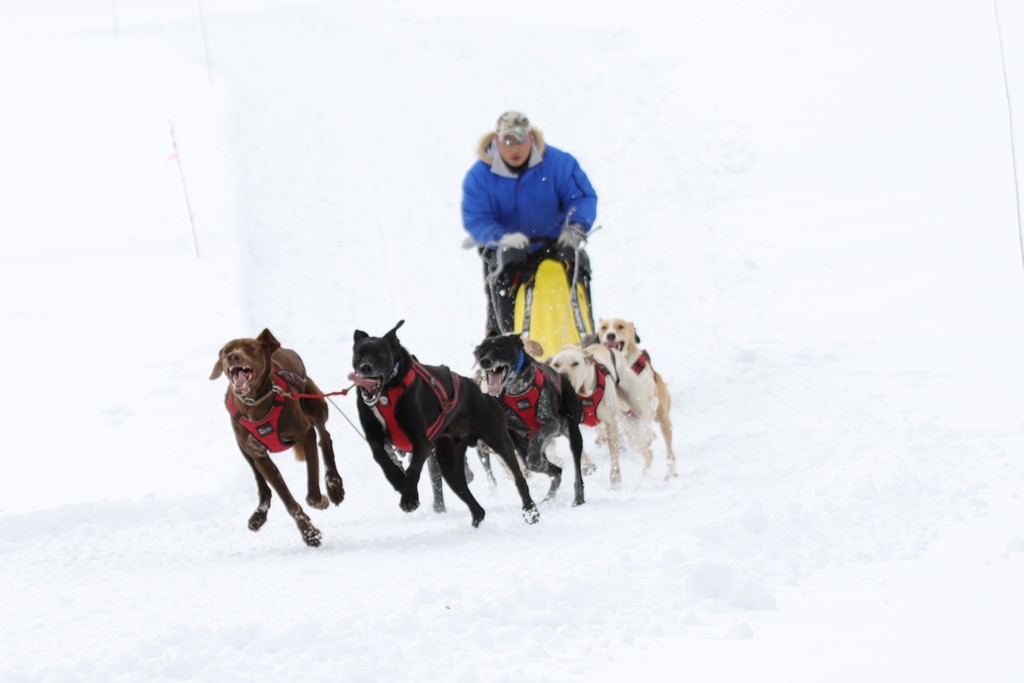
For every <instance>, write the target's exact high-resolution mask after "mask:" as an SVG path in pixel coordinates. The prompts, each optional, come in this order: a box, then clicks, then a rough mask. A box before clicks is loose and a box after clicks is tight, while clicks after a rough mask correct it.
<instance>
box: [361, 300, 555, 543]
mask: <svg viewBox="0 0 1024 683" xmlns="http://www.w3.org/2000/svg"><path fill="white" fill-rule="evenodd" d="M404 322H405V321H404V320H402V321H399V323H398V324H397V325H395V326H394V327H393V328H392V329H391V330H389V331H388V332H387V334H385V335H384V336H383V337H371V336H370V335H368V334H367V333H366V332H363V331H362V330H356V332H355V338H354V344H353V347H352V366H353V369H354V370H355V372H353V373H352V374H350V375H349V379H350V380H351V381H353V382H355V383H356V384H357V385H358V386H359V394H360V399H361V400H360V401H358V404H357V405H358V406H359V421H360V422H361V423H362V425H363V431H364V432H365V434H366V441H367V443H369V444H370V450H371V451H372V452H373V459H374V460H376V461H377V464H378V465H380V468H381V469H382V470H383V471H384V476H385V477H387V480H388V482H389V483H390V484H391V485H392V486H393V487H394V488H395V490H396V491H398V492H399V493H401V494H402V498H401V501H400V503H399V506H400V507H401V508H402V509H403V510H405V511H406V512H412V511H413V510H415V509H416V508H417V507H419V504H420V499H419V490H418V485H419V480H420V473H421V472H422V470H423V465H424V463H425V462H426V461H427V458H428V457H429V456H430V455H431V454H432V453H433V454H434V455H436V456H437V461H438V464H439V465H440V467H441V476H443V477H444V480H445V481H446V482H447V483H448V485H449V486H450V487H451V489H452V490H453V491H454V492H455V495H457V496H458V497H459V498H461V499H462V501H463V502H464V503H466V505H467V506H468V507H469V510H470V514H471V515H472V517H473V526H478V525H479V524H480V522H481V521H483V518H484V509H483V508H482V507H480V504H479V503H477V501H476V499H475V498H474V497H473V494H472V493H471V492H470V490H469V485H468V484H467V483H466V471H465V469H464V468H465V458H466V449H467V448H468V447H469V446H473V445H476V443H477V442H478V441H483V442H484V443H485V444H487V446H489V447H490V448H491V449H492V450H493V451H494V452H496V453H497V454H498V455H500V456H501V458H502V459H503V460H504V461H505V464H507V465H508V467H509V469H510V470H511V471H512V476H513V478H514V479H515V483H516V489H518V491H519V497H520V498H521V499H522V502H523V518H524V519H525V520H526V521H527V522H528V523H531V524H532V523H533V522H536V521H537V519H538V518H539V513H538V511H537V505H536V504H535V503H534V502H533V499H532V498H531V497H530V489H529V486H528V485H527V484H526V479H524V478H523V473H522V471H521V470H520V469H519V463H518V462H517V461H516V456H515V449H514V446H513V444H512V441H511V439H510V437H509V432H508V425H507V423H506V420H505V414H504V412H503V411H502V408H501V404H499V403H498V401H496V400H494V399H493V398H492V397H490V396H487V395H486V394H484V393H483V392H482V391H480V387H479V386H477V384H476V383H475V382H474V381H473V380H471V379H469V378H468V377H463V376H462V375H458V374H456V373H454V372H452V371H451V370H450V369H448V368H447V367H445V366H443V365H441V366H434V365H424V364H422V363H420V362H419V361H418V360H416V358H415V357H414V356H412V355H411V354H410V353H409V352H408V351H407V350H406V349H405V348H404V347H403V346H402V344H401V343H400V342H399V340H398V335H397V334H396V332H397V331H398V328H399V327H401V326H402V323H404ZM389 445H390V446H392V447H393V448H395V449H396V450H399V451H404V452H407V453H411V458H410V460H409V464H408V466H407V468H406V470H405V471H403V470H402V468H401V467H400V466H399V465H398V464H396V463H395V462H394V461H393V460H392V459H391V458H390V457H389V455H388V452H387V446H389Z"/></svg>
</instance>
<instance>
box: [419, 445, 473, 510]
mask: <svg viewBox="0 0 1024 683" xmlns="http://www.w3.org/2000/svg"><path fill="white" fill-rule="evenodd" d="M427 474H429V475H430V490H431V491H432V492H433V494H434V512H444V511H445V507H444V491H443V490H442V489H441V466H440V465H439V464H438V462H437V452H436V448H435V452H434V453H433V454H432V455H431V456H430V457H429V458H427ZM463 476H465V475H463Z"/></svg>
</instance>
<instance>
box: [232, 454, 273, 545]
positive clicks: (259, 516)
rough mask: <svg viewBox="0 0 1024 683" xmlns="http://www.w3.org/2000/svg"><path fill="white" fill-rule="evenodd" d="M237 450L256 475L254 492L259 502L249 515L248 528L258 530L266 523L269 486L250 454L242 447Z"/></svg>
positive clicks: (268, 507) (268, 505)
mask: <svg viewBox="0 0 1024 683" xmlns="http://www.w3.org/2000/svg"><path fill="white" fill-rule="evenodd" d="M239 450H240V451H242V455H243V456H244V457H245V461H246V462H247V463H249V467H251V468H252V473H253V475H255V477H256V492H257V495H259V504H258V505H257V506H256V511H255V512H253V513H252V515H251V516H250V517H249V528H250V529H252V530H253V531H259V530H260V529H261V528H262V527H263V525H264V524H266V523H267V510H269V509H270V487H269V486H267V480H266V479H264V478H263V475H262V474H260V471H259V470H258V469H257V468H256V463H255V462H253V459H252V456H251V455H249V454H248V453H246V452H245V450H243V449H242V448H239Z"/></svg>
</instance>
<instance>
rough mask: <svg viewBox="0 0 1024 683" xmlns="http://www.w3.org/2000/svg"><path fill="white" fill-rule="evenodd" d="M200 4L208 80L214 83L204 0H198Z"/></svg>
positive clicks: (200, 21) (200, 22) (200, 19)
mask: <svg viewBox="0 0 1024 683" xmlns="http://www.w3.org/2000/svg"><path fill="white" fill-rule="evenodd" d="M196 4H197V5H199V25H200V27H202V30H203V51H204V52H205V53H206V80H207V81H208V82H209V83H210V85H213V72H212V71H211V70H210V44H209V42H208V41H207V40H206V17H205V16H204V15H203V0H196Z"/></svg>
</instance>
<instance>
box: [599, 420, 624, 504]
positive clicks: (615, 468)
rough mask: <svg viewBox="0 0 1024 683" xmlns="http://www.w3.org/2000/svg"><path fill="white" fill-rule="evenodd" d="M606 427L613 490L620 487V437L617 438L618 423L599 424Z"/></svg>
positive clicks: (607, 421) (613, 421) (608, 421)
mask: <svg viewBox="0 0 1024 683" xmlns="http://www.w3.org/2000/svg"><path fill="white" fill-rule="evenodd" d="M601 424H602V425H604V426H605V427H606V429H605V432H606V434H607V435H608V455H609V457H610V458H611V462H612V471H611V474H610V475H609V479H610V481H611V485H612V488H613V489H617V488H619V486H621V485H622V471H621V470H620V469H619V453H620V451H621V448H622V441H621V437H620V436H619V423H618V421H617V420H606V421H604V422H602V423H601Z"/></svg>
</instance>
